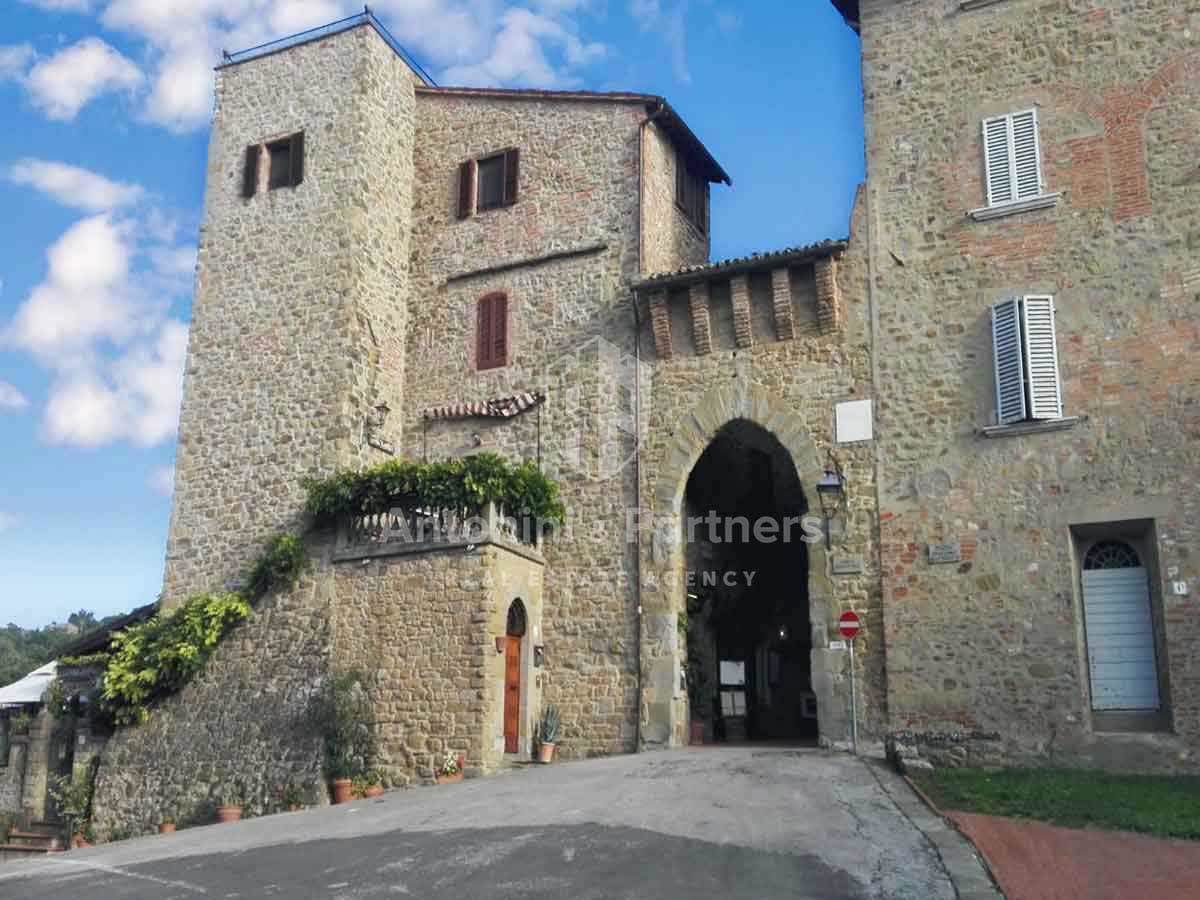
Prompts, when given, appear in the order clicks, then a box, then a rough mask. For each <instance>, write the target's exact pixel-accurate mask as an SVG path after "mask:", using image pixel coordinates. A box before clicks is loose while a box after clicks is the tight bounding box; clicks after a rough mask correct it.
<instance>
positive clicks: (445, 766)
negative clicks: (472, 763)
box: [433, 750, 466, 784]
mask: <svg viewBox="0 0 1200 900" xmlns="http://www.w3.org/2000/svg"><path fill="white" fill-rule="evenodd" d="M465 762H466V759H465V758H464V756H463V754H461V753H455V752H454V751H453V750H447V751H446V754H445V756H443V757H442V761H441V762H440V763H438V765H437V768H436V769H434V773H433V774H434V777H435V778H436V779H437V783H438V784H453V783H454V782H456V781H462V780H463V767H464V764H465Z"/></svg>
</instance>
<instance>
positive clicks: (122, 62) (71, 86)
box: [25, 37, 142, 121]
mask: <svg viewBox="0 0 1200 900" xmlns="http://www.w3.org/2000/svg"><path fill="white" fill-rule="evenodd" d="M141 83H142V72H141V70H140V69H139V68H138V67H137V66H136V65H134V64H133V63H132V62H131V61H130V60H128V59H126V58H125V57H124V56H122V55H121V54H120V53H119V52H117V51H116V50H115V49H113V48H112V47H111V46H109V45H108V44H106V43H105V42H104V41H102V40H100V39H99V38H95V37H90V38H84V39H83V40H81V41H79V43H77V44H72V45H71V46H70V47H67V48H66V49H65V50H60V51H59V52H58V53H56V54H54V56H51V57H50V58H49V59H45V60H42V61H40V62H38V63H37V64H36V65H35V66H34V67H33V68H32V69H30V70H29V75H28V77H27V78H26V81H25V85H26V88H27V89H28V91H29V95H30V97H31V98H32V99H33V102H34V103H35V104H36V105H37V106H38V107H40V108H41V109H42V110H43V111H44V112H45V113H46V115H47V116H48V117H49V118H51V119H57V120H61V121H70V120H72V119H74V118H75V117H76V116H77V115H78V114H79V111H80V110H81V109H83V107H84V106H86V105H87V104H88V103H89V102H90V101H92V100H93V99H95V98H96V97H98V96H100V95H101V94H105V93H108V92H110V91H122V90H124V91H129V90H132V89H134V88H136V87H138V86H139V85H140V84H141Z"/></svg>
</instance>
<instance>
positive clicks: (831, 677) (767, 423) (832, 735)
mask: <svg viewBox="0 0 1200 900" xmlns="http://www.w3.org/2000/svg"><path fill="white" fill-rule="evenodd" d="M737 421H744V422H745V423H746V425H745V426H738V427H739V428H745V427H746V426H751V425H752V426H753V428H751V431H753V430H754V429H758V430H759V432H761V433H764V434H765V435H766V437H768V438H770V439H772V440H774V441H775V442H777V443H778V445H779V446H781V447H782V448H783V451H785V453H786V456H787V458H788V459H789V460H790V461H791V464H792V468H793V470H794V471H795V473H797V481H798V483H799V485H802V486H812V485H815V484H816V483H817V481H818V480H819V479H820V478H821V476H822V474H823V466H822V461H823V460H824V458H825V457H824V454H823V453H819V452H818V450H817V447H816V445H815V443H814V442H813V439H812V437H811V435H810V434H809V431H808V428H807V427H806V426H805V424H804V422H803V420H802V419H801V417H800V416H799V415H798V414H797V412H796V409H795V407H794V405H793V404H791V403H789V402H788V401H786V400H784V399H783V398H781V397H779V396H778V395H776V394H774V393H772V392H771V391H769V390H766V389H764V388H762V387H760V386H758V385H755V384H753V383H751V382H749V381H747V380H743V379H741V378H739V379H737V380H735V381H734V382H733V383H732V384H731V385H728V386H721V387H720V388H716V389H713V390H711V391H710V392H708V393H707V394H702V395H700V396H699V397H697V398H696V400H695V402H694V403H692V404H689V407H688V409H687V410H686V411H685V412H683V413H681V414H680V415H679V416H678V417H677V418H674V420H673V421H667V422H664V423H663V424H662V426H661V430H657V429H655V428H652V429H651V433H650V435H649V438H648V443H649V444H650V445H651V446H656V447H657V450H656V451H655V453H653V454H652V455H648V456H647V457H645V458H644V466H643V468H642V473H643V479H644V480H643V485H642V496H643V498H644V500H643V507H644V516H645V520H644V521H645V527H644V528H643V530H642V532H641V536H640V537H639V549H640V554H641V560H640V568H639V571H640V592H639V596H640V601H641V608H640V610H639V612H640V616H639V621H640V635H639V638H640V640H639V645H640V646H639V651H640V652H639V657H640V660H641V673H640V674H641V679H640V683H641V703H640V717H639V718H640V723H639V748H642V749H649V748H654V747H663V746H677V745H680V744H684V743H687V742H688V737H689V735H688V730H689V728H688V725H689V710H688V706H689V701H688V693H687V692H688V686H687V671H686V666H687V632H688V631H689V630H690V621H689V622H688V628H683V627H681V626H680V622H681V621H682V620H683V619H685V618H686V612H687V602H688V598H687V594H688V593H695V592H694V591H689V590H688V587H687V572H688V563H687V561H686V559H685V553H684V549H685V543H686V542H685V538H686V534H685V533H684V525H685V519H686V516H685V511H684V506H685V503H684V501H685V495H686V493H687V486H688V482H689V481H690V480H691V476H692V473H693V471H694V470H695V468H696V465H697V463H698V462H699V461H700V458H701V456H702V455H703V454H704V453H705V451H707V450H708V448H709V446H710V445H711V444H712V443H713V442H714V440H715V439H716V438H717V437H718V435H719V434H720V433H721V432H722V430H723V429H725V427H726V426H727V425H730V423H733V422H737ZM817 521H818V529H819V520H817ZM810 522H811V520H810ZM804 547H805V551H804V552H805V555H806V557H807V571H806V575H807V577H805V575H804V574H800V575H798V576H797V577H798V579H799V581H800V582H801V584H798V585H797V588H798V589H802V590H803V591H804V593H803V596H804V597H805V598H806V599H807V607H808V614H809V623H810V633H811V644H812V648H813V649H812V651H811V654H810V659H811V680H812V687H813V691H814V693H815V694H816V698H817V702H816V705H817V714H818V718H817V729H818V733H819V735H820V738H821V739H822V740H823V741H829V742H837V741H844V740H848V737H849V725H848V711H849V689H848V683H847V679H846V678H845V677H844V667H845V659H844V657H845V654H844V653H837V652H835V651H833V650H831V649H828V643H827V642H828V640H829V634H830V631H831V629H833V628H835V627H836V619H837V613H838V610H837V609H836V608H835V603H834V599H833V598H834V588H833V583H832V581H831V579H830V575H829V572H828V567H829V561H828V559H827V554H826V549H825V545H824V543H823V542H822V541H820V540H817V541H815V542H813V543H807V544H805V545H804ZM805 582H806V583H805ZM801 605H804V604H803V601H801ZM768 665H769V662H768Z"/></svg>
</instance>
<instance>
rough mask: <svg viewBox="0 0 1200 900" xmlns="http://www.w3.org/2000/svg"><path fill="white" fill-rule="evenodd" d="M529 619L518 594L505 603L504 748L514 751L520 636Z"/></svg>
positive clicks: (517, 725) (518, 723)
mask: <svg viewBox="0 0 1200 900" xmlns="http://www.w3.org/2000/svg"><path fill="white" fill-rule="evenodd" d="M527 623H528V619H527V616H526V614H525V604H524V603H522V602H521V598H520V597H518V598H517V599H515V600H513V602H512V603H511V604H510V605H509V607H508V618H507V622H506V625H505V629H504V634H505V639H504V641H505V647H504V752H505V753H517V752H519V750H520V747H521V640H522V638H524V637H525V631H526V628H527Z"/></svg>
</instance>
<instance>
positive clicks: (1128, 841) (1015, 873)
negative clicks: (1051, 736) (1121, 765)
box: [945, 812, 1200, 900]
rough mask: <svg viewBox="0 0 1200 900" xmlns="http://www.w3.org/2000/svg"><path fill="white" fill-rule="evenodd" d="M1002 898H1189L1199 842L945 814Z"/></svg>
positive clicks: (1194, 888) (1195, 884) (1198, 889)
mask: <svg viewBox="0 0 1200 900" xmlns="http://www.w3.org/2000/svg"><path fill="white" fill-rule="evenodd" d="M945 815H947V816H949V817H950V818H951V819H953V820H954V822H955V823H956V824H957V825H958V826H959V827H960V828H961V829H962V830H963V831H964V832H965V833H966V835H967V836H968V837H969V838H970V839H971V840H972V841H973V842H974V843H975V846H976V847H978V848H979V851H980V852H981V853H982V854H983V855H984V857H985V858H986V859H987V862H988V865H990V866H991V867H992V872H993V874H995V876H996V879H997V881H999V882H1000V887H1001V888H1002V889H1003V890H1004V893H1005V895H1006V896H1007V897H1008V900H1129V898H1137V900H1196V898H1200V841H1169V840H1163V839H1161V838H1153V837H1147V836H1145V835H1140V834H1131V833H1129V832H1125V831H1097V830H1091V829H1089V830H1079V829H1075V828H1057V827H1055V826H1053V825H1046V824H1043V823H1041V822H1030V821H1026V820H1023V819H1007V818H1001V817H999V816H982V815H976V814H974V813H962V812H946V813H945Z"/></svg>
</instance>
